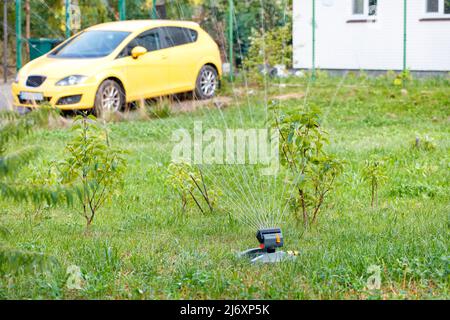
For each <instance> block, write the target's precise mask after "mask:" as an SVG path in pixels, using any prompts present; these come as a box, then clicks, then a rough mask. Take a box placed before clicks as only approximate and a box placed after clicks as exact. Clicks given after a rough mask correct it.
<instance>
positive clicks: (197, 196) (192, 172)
mask: <svg viewBox="0 0 450 320" xmlns="http://www.w3.org/2000/svg"><path fill="white" fill-rule="evenodd" d="M167 183H168V184H169V185H170V187H172V188H173V190H175V192H176V193H178V194H179V196H180V198H181V207H182V208H183V211H185V210H186V207H187V205H188V203H189V200H192V201H193V202H194V203H195V205H196V206H197V207H198V209H199V210H200V211H201V212H202V213H203V214H205V213H206V211H207V210H205V209H204V207H203V206H204V205H205V204H206V205H207V207H208V209H209V211H210V212H213V211H214V208H215V206H216V203H217V199H218V197H219V194H220V192H219V191H217V190H215V189H213V188H208V187H207V186H206V181H205V176H204V174H203V171H202V170H201V169H200V168H199V167H197V166H194V167H193V166H191V165H190V164H188V163H185V162H181V163H180V162H172V163H171V164H170V165H169V168H168V177H167ZM202 204H203V205H202Z"/></svg>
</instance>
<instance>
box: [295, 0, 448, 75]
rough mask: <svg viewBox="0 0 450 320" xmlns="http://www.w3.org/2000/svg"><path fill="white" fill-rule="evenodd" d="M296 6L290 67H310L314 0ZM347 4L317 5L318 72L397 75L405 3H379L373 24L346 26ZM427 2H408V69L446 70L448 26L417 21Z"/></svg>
mask: <svg viewBox="0 0 450 320" xmlns="http://www.w3.org/2000/svg"><path fill="white" fill-rule="evenodd" d="M293 1H294V30H293V37H294V67H296V68H306V69H310V68H311V67H312V0H293ZM351 8H352V1H351V0H316V66H317V67H318V68H322V69H366V70H400V69H402V67H403V0H378V15H377V18H376V22H366V23H347V20H351V19H355V18H354V17H352V15H351ZM424 17H425V0H408V46H407V65H408V68H410V69H411V70H426V71H430V70H431V71H443V70H444V71H450V21H419V20H420V19H421V18H424Z"/></svg>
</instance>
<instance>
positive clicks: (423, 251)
mask: <svg viewBox="0 0 450 320" xmlns="http://www.w3.org/2000/svg"><path fill="white" fill-rule="evenodd" d="M287 83H288V85H287V86H286V85H284V86H282V87H277V86H275V85H271V86H269V88H268V91H267V92H264V90H258V89H255V88H252V89H251V90H252V92H251V93H252V94H251V95H249V96H248V97H247V95H246V94H244V95H241V96H238V97H235V103H234V104H233V105H232V106H230V107H228V108H227V109H224V110H217V109H214V108H211V109H203V110H199V111H196V112H195V113H188V114H179V115H174V116H173V117H170V118H166V119H157V120H150V121H136V122H122V123H115V124H110V125H109V127H110V129H111V135H112V139H113V142H114V144H115V145H117V146H121V147H123V148H125V149H127V150H128V151H129V154H128V172H127V175H126V178H125V189H124V191H123V192H122V194H121V195H120V196H115V197H114V198H113V200H112V201H111V202H110V203H108V204H107V205H106V206H105V207H104V208H102V209H101V211H100V212H99V214H98V216H97V217H96V219H95V221H94V225H93V227H92V228H91V230H90V232H89V233H86V232H85V222H84V220H83V218H82V217H81V216H80V215H79V214H78V211H79V209H78V208H77V207H74V208H66V207H62V206H61V207H58V208H47V209H44V210H43V211H42V212H41V213H40V214H39V215H38V216H37V217H35V218H33V219H30V218H29V215H30V212H33V207H32V206H30V205H24V204H17V203H11V202H9V201H2V202H1V209H0V225H3V226H5V227H6V228H8V229H9V231H10V232H11V234H10V235H9V236H8V237H7V238H6V239H5V240H4V242H6V243H7V244H8V245H9V246H10V247H14V248H18V249H21V250H24V251H31V252H39V253H43V254H44V255H46V256H50V257H54V258H56V259H57V260H58V263H59V266H56V267H54V268H52V269H50V270H47V272H35V273H30V272H24V273H21V272H19V273H15V274H14V273H10V274H4V275H2V278H1V279H0V298H2V299H17V298H20V299H23V298H25V299H206V298H209V299H361V298H373V299H435V298H444V299H448V298H449V280H450V279H449V276H450V273H449V272H450V265H449V263H450V253H449V248H450V237H449V227H450V220H449V219H450V205H449V204H450V202H449V185H450V175H449V172H450V171H449V169H450V154H449V150H450V149H449V148H450V141H449V138H450V89H449V88H450V87H449V80H448V79H429V80H415V81H412V82H410V83H408V85H407V91H404V90H403V91H402V90H401V88H399V87H396V86H394V85H393V80H392V79H390V78H385V77H382V78H378V79H367V78H364V77H356V76H354V75H351V74H350V75H348V76H346V77H345V78H329V77H327V76H325V75H323V74H321V76H320V77H319V79H318V80H317V81H316V82H314V83H310V82H308V80H307V79H290V80H288V81H287ZM225 91H227V92H230V88H229V86H228V87H227V88H226V89H225ZM242 91H244V92H245V88H244V90H243V89H242V88H241V90H239V92H240V93H241V94H242ZM292 92H303V93H305V98H302V99H297V100H288V101H284V102H283V105H286V106H295V107H298V108H303V107H304V106H305V105H313V104H315V105H317V106H320V107H321V109H322V111H323V121H322V122H323V126H324V127H325V128H326V129H327V130H328V132H329V134H330V145H329V146H328V148H329V150H330V151H332V152H334V153H336V154H337V156H338V157H340V158H342V159H344V160H345V161H346V165H345V170H344V174H343V175H342V176H341V177H340V179H339V181H338V182H337V185H336V188H335V191H334V192H333V193H332V194H331V195H330V197H329V198H328V199H327V201H326V204H325V206H324V208H323V210H322V211H321V213H320V218H319V220H318V223H317V224H316V225H315V226H313V227H312V228H310V229H308V230H304V229H303V227H302V225H301V223H297V222H296V220H295V218H294V215H293V214H292V213H291V212H289V210H288V212H287V213H286V215H285V216H284V217H283V219H282V220H283V221H282V223H281V225H282V227H283V231H284V236H285V246H286V250H298V251H299V256H298V257H297V259H296V260H295V261H292V262H284V263H280V264H273V265H251V264H250V263H249V262H248V261H245V260H242V259H239V258H237V257H236V253H237V252H239V251H242V250H245V249H248V248H251V247H254V246H256V245H257V243H256V239H255V236H254V234H255V232H256V230H255V228H254V227H253V226H252V225H251V224H249V223H247V222H248V219H246V218H244V219H242V212H245V210H246V209H247V208H248V207H250V206H252V205H254V206H258V208H261V210H264V208H265V207H269V206H270V205H273V204H274V203H277V201H278V203H279V205H280V207H284V206H283V205H282V203H283V199H285V198H287V197H288V194H287V193H286V191H285V190H286V189H285V188H284V185H283V183H282V179H278V180H277V182H276V183H274V184H264V183H259V182H260V181H261V179H262V178H261V177H259V176H255V172H257V171H256V170H251V169H249V168H246V167H230V166H216V167H213V168H207V167H205V169H204V170H205V173H206V175H207V180H208V182H209V184H210V185H211V184H212V185H214V187H215V188H219V189H221V191H222V196H221V198H220V199H219V208H218V210H217V211H216V212H214V213H212V214H205V215H204V214H201V213H200V212H199V210H198V209H196V207H195V205H191V206H190V207H189V209H188V210H187V211H186V212H183V211H182V210H181V203H180V200H179V199H178V197H177V195H176V194H174V192H173V191H172V190H171V189H170V188H169V187H168V186H167V184H166V176H167V167H168V165H169V163H170V160H171V151H172V147H173V142H171V139H170V138H171V136H172V132H173V130H176V129H179V128H187V129H189V130H191V129H192V128H193V126H194V121H202V123H203V126H204V127H205V128H208V127H210V128H219V129H225V128H258V127H263V126H264V123H265V119H266V101H270V100H271V99H273V97H274V96H276V95H278V94H285V93H292ZM232 96H233V95H232ZM266 96H267V97H268V99H266V98H265V97H266ZM425 136H428V137H429V138H431V139H433V141H434V144H435V146H436V148H435V149H434V150H429V151H427V150H417V149H415V148H414V147H413V145H414V142H415V139H416V137H420V138H421V139H422V140H423V139H424V137H425ZM69 139H70V132H69V131H68V130H67V129H55V130H47V131H44V132H39V133H38V134H37V135H36V136H35V137H34V138H33V139H31V141H30V143H37V144H40V145H41V146H42V147H43V148H44V150H45V152H44V153H43V154H42V155H41V156H40V158H39V159H37V160H36V161H37V162H39V161H41V160H42V159H47V160H52V159H58V158H60V157H61V155H62V152H63V147H64V144H65V142H66V141H68V140H69ZM373 156H377V157H380V158H383V159H385V163H386V171H387V175H388V180H387V181H386V182H385V183H384V184H383V185H382V186H381V189H380V200H379V205H378V207H377V208H371V206H370V189H369V185H368V183H367V182H366V181H364V180H363V178H362V170H363V168H364V165H365V160H366V159H369V158H370V157H373ZM280 209H283V208H280ZM237 213H241V214H239V215H238V214H237ZM248 214H249V216H251V213H250V212H249V213H248ZM70 265H77V266H79V267H80V268H81V271H82V273H83V277H84V282H83V289H82V290H68V289H67V287H66V280H67V275H66V273H65V272H66V268H67V266H70ZM372 265H376V266H379V267H380V269H381V289H380V290H368V288H367V279H368V278H369V277H370V276H371V274H370V273H368V271H367V269H368V267H369V266H372Z"/></svg>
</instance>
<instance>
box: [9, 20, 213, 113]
mask: <svg viewBox="0 0 450 320" xmlns="http://www.w3.org/2000/svg"><path fill="white" fill-rule="evenodd" d="M221 76H222V62H221V58H220V52H219V48H218V46H217V44H216V43H215V42H214V40H213V39H212V38H211V37H210V36H209V35H208V34H207V33H206V32H205V31H204V30H203V29H201V28H200V26H199V25H198V24H197V23H194V22H186V21H168V20H136V21H120V22H111V23H105V24H100V25H97V26H93V27H90V28H88V29H86V30H84V31H82V32H80V33H78V34H77V35H75V36H73V37H72V38H70V39H68V40H67V41H65V42H64V43H62V44H61V45H59V46H58V47H56V48H55V49H54V50H52V51H51V52H50V53H48V54H46V55H44V56H42V57H40V58H38V59H36V60H33V61H31V62H29V63H28V64H27V65H25V66H24V67H23V68H22V69H21V70H20V71H19V73H18V74H17V77H16V79H15V81H14V83H13V85H12V93H13V99H14V105H15V106H16V107H25V108H33V107H37V106H39V104H42V103H50V104H51V105H52V106H54V107H56V108H58V109H61V110H81V109H92V108H95V111H96V112H102V111H110V112H115V111H119V110H121V109H123V108H124V106H125V105H126V104H127V103H129V102H133V101H138V100H141V99H147V98H153V97H159V96H164V95H169V94H176V93H183V92H191V91H193V92H194V93H195V96H196V97H197V98H199V99H209V98H212V97H213V96H214V95H215V93H216V90H217V88H218V85H219V80H220V77H221Z"/></svg>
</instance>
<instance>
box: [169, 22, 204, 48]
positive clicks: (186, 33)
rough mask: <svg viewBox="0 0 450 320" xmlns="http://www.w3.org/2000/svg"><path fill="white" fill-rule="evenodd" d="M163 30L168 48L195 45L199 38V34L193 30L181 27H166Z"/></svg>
mask: <svg viewBox="0 0 450 320" xmlns="http://www.w3.org/2000/svg"><path fill="white" fill-rule="evenodd" d="M163 29H164V30H163V34H164V40H165V42H166V45H167V46H168V47H176V46H181V45H184V44H188V43H193V42H196V41H197V38H198V32H197V31H195V30H192V29H188V28H181V27H165V28H163Z"/></svg>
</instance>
